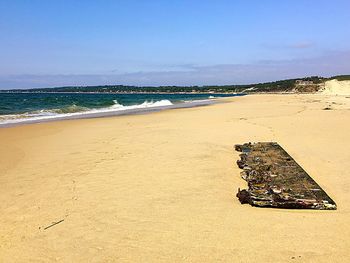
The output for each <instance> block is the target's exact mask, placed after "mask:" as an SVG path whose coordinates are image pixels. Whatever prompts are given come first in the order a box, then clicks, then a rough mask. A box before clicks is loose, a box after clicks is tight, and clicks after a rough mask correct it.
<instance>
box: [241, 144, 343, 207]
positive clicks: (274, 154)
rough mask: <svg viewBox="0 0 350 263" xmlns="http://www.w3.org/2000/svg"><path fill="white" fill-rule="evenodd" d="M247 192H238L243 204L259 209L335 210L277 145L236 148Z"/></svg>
mask: <svg viewBox="0 0 350 263" xmlns="http://www.w3.org/2000/svg"><path fill="white" fill-rule="evenodd" d="M235 150H236V151H239V152H242V153H241V154H240V160H238V161H237V165H238V167H239V168H241V169H243V171H242V172H241V176H242V178H243V179H244V180H246V181H247V182H248V189H245V190H240V189H238V193H237V197H238V199H239V201H240V202H241V203H242V204H250V205H252V206H258V207H277V208H306V209H320V210H334V209H337V206H336V204H335V202H334V201H333V200H332V199H331V198H330V197H329V196H328V195H327V194H326V193H325V192H324V191H323V189H322V188H321V187H320V186H319V185H318V184H317V183H316V182H315V181H314V180H313V179H312V178H311V177H310V176H309V175H308V174H307V173H306V172H305V171H304V169H303V168H302V167H301V166H300V165H298V164H297V162H296V161H295V160H294V159H293V158H292V157H291V156H290V155H289V154H288V153H287V152H286V151H285V150H284V149H283V148H282V147H281V146H279V145H278V144H277V143H273V142H259V143H253V144H252V143H245V144H242V145H235Z"/></svg>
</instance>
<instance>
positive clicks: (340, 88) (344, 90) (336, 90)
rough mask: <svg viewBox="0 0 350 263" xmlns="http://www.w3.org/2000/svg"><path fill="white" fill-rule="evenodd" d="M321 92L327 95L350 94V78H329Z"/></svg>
mask: <svg viewBox="0 0 350 263" xmlns="http://www.w3.org/2000/svg"><path fill="white" fill-rule="evenodd" d="M321 93H322V94H326V95H350V80H342V81H339V80H336V79H333V80H328V81H326V83H325V87H324V89H323V90H322V91H321Z"/></svg>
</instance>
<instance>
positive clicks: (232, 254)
mask: <svg viewBox="0 0 350 263" xmlns="http://www.w3.org/2000/svg"><path fill="white" fill-rule="evenodd" d="M227 102H228V103H223V104H217V105H211V106H206V107H199V108H191V109H178V110H169V111H163V112H158V113H152V114H147V115H135V116H122V117H114V118H99V119H87V120H72V121H61V122H52V123H42V124H32V125H25V126H18V127H12V128H3V129H0V140H1V148H0V185H1V191H0V208H1V209H0V211H1V217H0V226H1V228H0V262H51V261H53V262H56V261H57V262H349V261H350V226H349V225H350V201H349V200H350V172H349V171H350V150H349V149H350V140H349V133H350V98H347V97H345V96H325V95H320V94H317V95H251V96H246V97H237V98H233V99H229V100H227ZM328 106H331V108H332V110H322V109H323V108H325V107H328ZM248 141H277V142H279V143H280V144H281V145H282V146H283V147H284V148H285V149H286V150H287V151H288V152H289V153H290V154H291V155H292V156H293V157H294V158H295V159H296V161H297V162H299V164H301V165H302V166H303V167H304V168H305V170H306V171H307V172H308V173H309V174H310V175H311V176H312V177H313V178H314V179H315V180H316V181H317V182H318V183H319V184H320V186H321V187H323V189H324V190H325V191H326V192H327V193H328V194H329V195H330V196H331V198H333V199H334V200H335V202H337V204H338V210H336V211H311V210H281V209H262V208H254V207H251V206H249V205H241V204H240V203H239V202H238V200H237V198H236V197H235V194H236V192H237V188H238V187H241V188H242V187H243V188H244V187H246V183H245V181H243V180H242V179H241V178H240V176H239V173H240V170H239V169H238V167H236V165H235V161H236V160H237V158H238V153H237V152H234V151H233V145H234V144H235V143H243V142H248ZM62 219H64V221H63V222H61V223H60V224H57V225H55V226H53V227H51V228H49V229H46V230H44V228H45V227H47V226H48V225H50V224H51V223H52V222H57V221H59V220H62Z"/></svg>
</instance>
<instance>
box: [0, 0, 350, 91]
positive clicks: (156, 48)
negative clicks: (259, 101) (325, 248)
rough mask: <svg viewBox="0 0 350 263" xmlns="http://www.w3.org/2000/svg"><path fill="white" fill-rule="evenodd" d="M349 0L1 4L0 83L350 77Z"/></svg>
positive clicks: (9, 1) (226, 81) (6, 85)
mask: <svg viewBox="0 0 350 263" xmlns="http://www.w3.org/2000/svg"><path fill="white" fill-rule="evenodd" d="M349 10H350V1H348V0H344V1H341V0H335V1H325V0H324V1H322V0H294V1H292V0H284V1H278V0H275V1H272V0H264V1H261V0H260V1H258V0H256V1H253V0H251V1H243V0H242V1H234V0H231V1H220V0H218V1H204V0H201V1H190V0H188V1H176V0H174V1H165V0H164V1H151V0H149V1H141V0H139V1H131V0H129V1H117V0H115V1H108V0H103V1H97V0H95V1H88V0H84V1H79V0H71V1H64V0H56V1H54V0H52V1H44V0H42V1H39V0H30V1H29V0H28V1H25V0H22V1H17V0H7V1H6V0H0V88H2V89H7V88H29V87H51V86H63V85H96V84H127V85H209V84H241V83H253V82H263V81H270V80H277V79H284V78H291V77H302V76H308V75H323V76H330V75H335V74H349V73H350V44H349V43H350V34H349V25H350V24H349V23H350V22H349V21H350V16H349Z"/></svg>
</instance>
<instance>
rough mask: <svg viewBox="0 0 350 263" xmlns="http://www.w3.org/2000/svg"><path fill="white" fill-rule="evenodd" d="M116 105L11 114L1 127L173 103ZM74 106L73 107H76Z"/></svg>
mask: <svg viewBox="0 0 350 263" xmlns="http://www.w3.org/2000/svg"><path fill="white" fill-rule="evenodd" d="M113 102H114V104H113V105H112V106H110V107H108V108H100V109H96V108H95V109H87V108H85V109H86V110H84V111H79V112H70V113H61V112H62V110H61V109H54V110H38V111H33V112H27V113H23V114H9V115H0V125H2V124H16V123H21V122H32V121H41V120H50V119H62V118H66V117H72V116H84V115H89V114H96V113H102V114H103V113H110V112H118V111H126V110H133V109H144V108H157V107H164V106H171V105H173V103H172V102H171V101H170V100H160V101H145V102H143V103H142V104H136V105H129V106H124V105H122V104H119V103H118V101H117V100H113ZM74 106H75V105H73V106H72V107H74ZM75 107H76V106H75Z"/></svg>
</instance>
